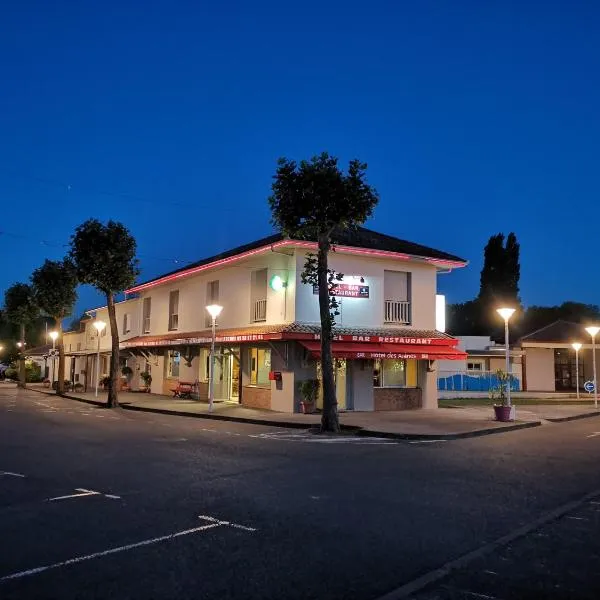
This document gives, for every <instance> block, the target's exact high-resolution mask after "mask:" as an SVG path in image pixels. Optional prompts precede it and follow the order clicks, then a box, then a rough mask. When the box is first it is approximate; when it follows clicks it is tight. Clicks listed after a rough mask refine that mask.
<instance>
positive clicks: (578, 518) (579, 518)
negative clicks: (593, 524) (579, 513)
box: [567, 517, 588, 521]
mask: <svg viewBox="0 0 600 600" xmlns="http://www.w3.org/2000/svg"><path fill="white" fill-rule="evenodd" d="M567 519H573V520H574V521H587V520H588V519H586V518H584V517H567Z"/></svg>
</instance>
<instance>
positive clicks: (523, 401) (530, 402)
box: [438, 398, 594, 408]
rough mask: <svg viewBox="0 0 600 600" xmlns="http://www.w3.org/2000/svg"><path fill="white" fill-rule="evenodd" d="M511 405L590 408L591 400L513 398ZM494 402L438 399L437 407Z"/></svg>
mask: <svg viewBox="0 0 600 600" xmlns="http://www.w3.org/2000/svg"><path fill="white" fill-rule="evenodd" d="M512 403H513V404H514V405H515V406H538V405H550V406H579V405H584V406H592V405H593V404H594V401H593V400H579V401H577V400H552V399H548V398H513V399H512ZM493 405H494V402H493V401H492V400H490V399H489V398H440V399H439V400H438V406H439V407H440V408H463V407H465V406H490V407H491V406H493Z"/></svg>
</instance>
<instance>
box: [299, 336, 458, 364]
mask: <svg viewBox="0 0 600 600" xmlns="http://www.w3.org/2000/svg"><path fill="white" fill-rule="evenodd" d="M300 343H301V344H302V345H303V346H304V347H305V348H306V349H307V350H308V351H309V352H310V353H311V354H312V355H313V356H314V357H315V358H319V356H320V355H321V342H318V341H314V342H312V341H311V342H308V341H306V342H305V341H301V342H300ZM331 348H332V351H333V355H334V356H335V357H336V358H368V359H373V358H416V359H417V360H465V359H466V358H467V354H466V352H462V351H461V350H457V349H456V348H454V347H451V346H447V347H444V346H428V345H425V344H371V343H360V342H356V343H346V342H331Z"/></svg>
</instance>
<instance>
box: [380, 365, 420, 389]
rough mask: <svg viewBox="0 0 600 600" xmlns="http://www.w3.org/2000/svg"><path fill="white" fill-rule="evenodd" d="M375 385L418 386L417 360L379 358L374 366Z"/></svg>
mask: <svg viewBox="0 0 600 600" xmlns="http://www.w3.org/2000/svg"><path fill="white" fill-rule="evenodd" d="M373 386H374V387H417V361H416V360H414V359H387V358H385V359H377V360H376V361H375V364H374V366H373Z"/></svg>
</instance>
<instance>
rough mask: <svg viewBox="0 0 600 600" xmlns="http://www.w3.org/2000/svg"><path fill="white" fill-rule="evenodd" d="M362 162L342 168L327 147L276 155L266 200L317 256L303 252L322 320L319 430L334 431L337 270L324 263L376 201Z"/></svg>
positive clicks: (305, 277) (278, 221) (280, 223)
mask: <svg viewBox="0 0 600 600" xmlns="http://www.w3.org/2000/svg"><path fill="white" fill-rule="evenodd" d="M366 169H367V165H366V164H365V163H361V162H360V161H358V160H352V161H350V163H349V165H348V170H347V173H343V172H342V170H341V169H340V168H339V166H338V159H337V158H335V157H333V156H329V154H327V153H326V152H324V153H323V154H321V155H319V156H315V157H313V158H311V159H310V160H308V161H307V160H303V161H301V162H300V163H299V164H298V163H296V162H295V161H293V160H288V159H286V158H281V159H280V160H279V162H278V167H277V172H276V174H275V176H274V180H275V181H274V182H273V185H272V192H273V193H272V195H271V196H270V197H269V205H270V208H271V213H272V222H273V224H274V225H275V226H276V227H278V228H279V229H281V230H282V231H283V232H284V233H285V234H287V235H289V236H290V237H301V238H303V239H310V240H313V241H316V242H317V244H318V251H317V255H316V257H315V256H314V255H308V257H307V259H306V262H305V265H304V269H303V272H302V281H303V282H305V283H311V284H312V283H314V284H316V285H318V289H319V313H320V320H321V371H322V378H323V414H322V417H321V430H322V431H331V432H339V429H340V426H339V420H338V412H337V399H336V394H335V383H334V376H333V357H332V352H331V341H332V337H333V328H334V326H335V316H336V314H337V302H336V300H335V297H332V295H331V292H332V291H333V290H334V289H335V285H336V280H338V278H339V276H340V274H336V273H335V272H334V271H332V270H331V269H329V263H328V256H329V251H330V250H331V247H332V244H333V243H334V242H335V238H336V234H337V233H338V232H341V231H343V230H345V229H349V228H353V227H357V226H358V225H361V224H362V223H364V222H365V221H366V220H367V219H368V218H369V217H370V216H371V214H372V212H373V209H374V208H375V206H376V205H377V202H378V201H379V196H378V195H377V192H376V191H375V189H374V188H372V187H371V186H370V185H368V184H367V182H366Z"/></svg>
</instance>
